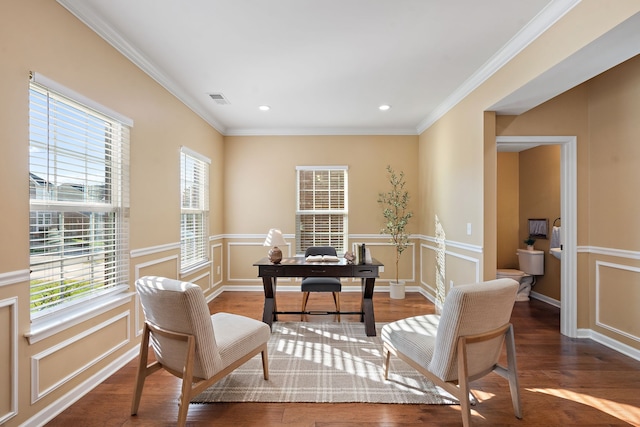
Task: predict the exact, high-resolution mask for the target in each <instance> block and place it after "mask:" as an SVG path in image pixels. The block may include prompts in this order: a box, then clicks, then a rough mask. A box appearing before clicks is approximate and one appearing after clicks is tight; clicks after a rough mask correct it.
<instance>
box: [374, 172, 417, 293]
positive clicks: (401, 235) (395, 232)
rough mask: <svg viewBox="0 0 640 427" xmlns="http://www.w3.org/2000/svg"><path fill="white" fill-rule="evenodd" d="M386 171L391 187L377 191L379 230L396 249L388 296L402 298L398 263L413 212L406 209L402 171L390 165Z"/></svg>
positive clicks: (404, 246) (402, 287) (407, 241)
mask: <svg viewBox="0 0 640 427" xmlns="http://www.w3.org/2000/svg"><path fill="white" fill-rule="evenodd" d="M387 172H388V174H389V183H390V184H391V189H390V190H389V191H388V192H386V193H378V203H379V204H380V205H381V206H382V208H383V210H382V215H383V217H384V227H383V228H382V229H381V230H380V234H388V235H389V236H390V239H389V241H390V242H391V243H392V244H393V245H394V246H395V249H396V271H395V276H396V280H395V282H391V284H390V289H391V291H390V296H391V298H394V299H402V298H404V281H402V282H401V281H400V280H399V279H398V275H399V271H398V264H399V262H400V256H401V255H402V252H404V250H405V249H406V248H407V246H409V234H408V233H407V224H408V223H409V219H411V217H412V216H413V213H412V212H410V211H408V210H407V205H408V203H409V192H408V191H407V190H406V189H405V184H406V182H405V179H404V172H402V171H401V172H400V173H399V174H397V173H396V172H395V171H394V170H393V169H392V168H391V166H390V165H387Z"/></svg>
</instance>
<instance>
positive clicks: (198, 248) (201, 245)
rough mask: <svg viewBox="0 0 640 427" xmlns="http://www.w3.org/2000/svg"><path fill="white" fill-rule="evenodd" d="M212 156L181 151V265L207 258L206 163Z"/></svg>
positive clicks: (190, 266) (206, 259)
mask: <svg viewBox="0 0 640 427" xmlns="http://www.w3.org/2000/svg"><path fill="white" fill-rule="evenodd" d="M210 163H211V160H209V159H208V158H206V157H204V156H201V155H200V154H198V153H196V152H194V151H191V150H189V149H188V148H186V147H182V150H181V153H180V194H181V199H182V205H181V206H182V207H181V216H180V254H181V255H180V268H181V270H182V271H185V270H188V269H190V268H193V267H195V266H197V265H199V264H202V263H204V262H207V261H208V260H209V257H208V255H207V241H208V234H209V233H208V231H209V230H208V224H209V164H210Z"/></svg>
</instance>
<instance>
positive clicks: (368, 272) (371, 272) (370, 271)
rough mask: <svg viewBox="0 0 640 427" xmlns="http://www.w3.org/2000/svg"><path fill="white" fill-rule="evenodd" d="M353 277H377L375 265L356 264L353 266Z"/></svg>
mask: <svg viewBox="0 0 640 427" xmlns="http://www.w3.org/2000/svg"><path fill="white" fill-rule="evenodd" d="M353 275H354V277H378V266H377V265H366V264H357V265H354V266H353Z"/></svg>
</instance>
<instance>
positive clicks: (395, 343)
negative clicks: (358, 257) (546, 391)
mask: <svg viewBox="0 0 640 427" xmlns="http://www.w3.org/2000/svg"><path fill="white" fill-rule="evenodd" d="M517 291H518V283H517V282H516V281H515V280H512V279H498V280H491V281H488V282H484V283H477V284H473V285H461V286H455V287H453V288H452V289H451V290H450V291H449V294H447V297H446V298H445V303H444V306H443V308H442V314H441V315H425V316H416V317H411V318H408V319H403V320H399V321H397V322H393V323H389V324H387V325H385V326H384V327H383V328H382V334H381V335H382V341H383V343H384V344H383V345H384V350H383V351H384V374H385V379H386V378H388V375H389V361H390V357H391V355H395V356H397V357H399V358H400V359H402V360H404V361H405V362H407V363H408V364H409V365H411V366H412V367H413V368H414V369H416V370H417V371H418V372H420V373H421V374H423V375H424V376H425V377H427V379H429V380H430V381H432V382H433V383H435V384H437V385H439V386H440V387H442V388H443V389H445V390H446V391H448V392H449V393H451V394H452V395H453V396H455V397H456V398H457V399H458V400H459V401H460V405H461V409H462V421H463V425H464V426H465V427H467V426H469V425H470V423H471V413H470V412H471V411H470V407H469V405H470V401H469V393H470V392H471V389H470V387H469V383H470V382H471V381H474V380H476V379H478V378H481V377H483V376H485V375H487V374H488V373H490V372H496V373H497V374H499V375H501V376H502V377H504V378H507V379H508V380H509V387H510V390H511V399H512V402H513V408H514V412H515V415H516V417H517V418H522V408H521V403H520V393H519V389H518V388H519V386H518V373H517V368H516V353H515V342H514V338H513V326H512V325H511V323H509V322H510V318H511V311H512V309H513V304H514V302H515V298H516V293H517ZM505 338H506V350H507V367H503V366H501V365H499V364H498V360H499V359H500V356H501V354H502V348H503V347H502V346H503V343H504V342H505Z"/></svg>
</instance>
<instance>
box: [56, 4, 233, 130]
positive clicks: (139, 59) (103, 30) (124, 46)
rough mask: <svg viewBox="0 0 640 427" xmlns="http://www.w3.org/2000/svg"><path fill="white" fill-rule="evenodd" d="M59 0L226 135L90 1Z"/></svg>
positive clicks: (198, 104)
mask: <svg viewBox="0 0 640 427" xmlns="http://www.w3.org/2000/svg"><path fill="white" fill-rule="evenodd" d="M56 1H57V2H58V3H59V4H60V5H61V6H62V7H64V8H65V9H67V10H68V11H69V12H70V13H71V14H73V15H74V16H75V17H76V18H78V19H79V20H80V21H82V22H83V23H84V24H85V25H86V26H87V27H89V28H90V29H91V30H93V31H94V32H95V33H96V34H98V35H99V36H100V37H102V38H103V39H104V40H105V41H106V42H107V43H109V44H110V45H111V46H113V47H114V48H115V49H116V50H117V51H118V52H120V53H121V54H122V55H124V56H125V57H126V58H127V59H128V60H129V61H131V62H133V63H134V64H135V65H136V66H137V67H138V68H140V69H141V70H142V71H143V72H144V73H146V74H147V75H148V76H149V77H151V78H152V79H153V80H155V81H156V82H158V83H159V84H160V85H161V86H162V87H163V88H165V89H166V90H167V91H168V92H169V93H171V94H172V95H173V96H175V97H176V98H177V99H178V100H180V101H181V102H182V103H183V104H184V105H186V106H187V107H188V108H189V109H190V110H192V111H193V112H194V113H196V114H197V115H198V116H200V117H201V118H202V119H203V120H204V121H206V122H207V123H209V124H210V125H211V126H212V127H213V128H214V129H215V130H217V131H218V132H220V133H221V134H223V135H224V134H225V131H226V129H225V127H224V126H223V125H222V124H221V123H219V122H218V121H216V120H215V119H214V118H213V117H211V114H209V113H208V112H207V111H206V110H205V109H204V108H202V107H201V105H200V103H199V102H197V101H196V100H195V99H194V98H193V97H192V96H190V95H189V94H188V93H187V92H185V91H184V90H183V89H182V88H181V87H180V85H179V84H177V83H176V82H175V81H174V80H173V79H171V78H170V77H168V76H167V75H166V74H165V73H163V72H162V71H160V69H159V68H158V67H157V66H156V65H155V64H154V63H153V62H152V61H151V60H149V59H148V58H147V57H146V56H145V55H144V54H143V53H142V52H140V51H139V50H137V49H135V48H134V47H133V46H132V45H131V43H129V41H128V40H126V39H125V38H124V37H122V36H121V35H120V34H118V32H117V31H116V30H114V29H113V28H112V27H111V26H110V25H108V24H107V23H106V22H105V21H104V19H102V18H101V17H100V16H99V15H97V14H95V13H94V12H93V11H92V10H91V8H90V7H88V5H87V4H86V3H83V2H71V1H67V0H56Z"/></svg>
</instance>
